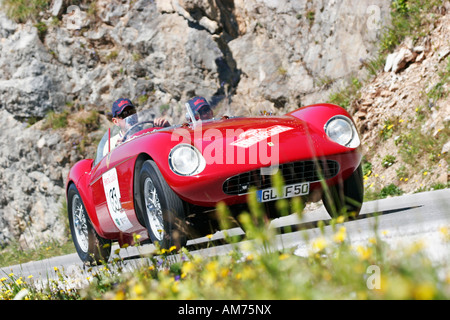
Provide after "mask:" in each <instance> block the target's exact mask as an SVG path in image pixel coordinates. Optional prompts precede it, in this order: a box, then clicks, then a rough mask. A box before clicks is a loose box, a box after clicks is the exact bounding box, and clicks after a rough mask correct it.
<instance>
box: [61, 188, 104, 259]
mask: <svg viewBox="0 0 450 320" xmlns="http://www.w3.org/2000/svg"><path fill="white" fill-rule="evenodd" d="M67 194H68V199H67V200H68V203H67V211H68V215H69V224H70V232H71V233H72V240H73V243H74V245H75V249H76V250H77V253H78V256H79V257H80V259H81V260H82V261H83V262H84V263H85V264H87V265H97V264H101V263H106V262H107V261H108V259H109V256H110V254H111V240H107V239H104V238H102V237H100V236H99V235H98V234H97V232H96V231H95V229H94V228H93V227H92V223H91V220H90V219H89V216H88V214H87V212H86V208H85V207H84V203H83V200H82V199H81V196H80V193H79V192H78V190H77V188H76V187H75V185H74V184H71V185H70V186H69V190H68V193H67Z"/></svg>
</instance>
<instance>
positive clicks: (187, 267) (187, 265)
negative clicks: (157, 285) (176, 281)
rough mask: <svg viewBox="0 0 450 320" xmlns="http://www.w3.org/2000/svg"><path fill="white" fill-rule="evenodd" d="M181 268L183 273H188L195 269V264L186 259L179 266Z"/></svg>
mask: <svg viewBox="0 0 450 320" xmlns="http://www.w3.org/2000/svg"><path fill="white" fill-rule="evenodd" d="M181 270H182V272H183V273H186V274H188V273H190V272H192V271H193V270H195V265H194V264H193V263H192V262H190V261H187V262H185V263H184V264H183V267H182V268H181Z"/></svg>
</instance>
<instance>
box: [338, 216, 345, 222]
mask: <svg viewBox="0 0 450 320" xmlns="http://www.w3.org/2000/svg"><path fill="white" fill-rule="evenodd" d="M344 221H345V217H344V216H339V217H337V219H336V223H343V222H344Z"/></svg>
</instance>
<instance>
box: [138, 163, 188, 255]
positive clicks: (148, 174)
mask: <svg viewBox="0 0 450 320" xmlns="http://www.w3.org/2000/svg"><path fill="white" fill-rule="evenodd" d="M139 198H140V202H141V203H140V206H139V207H140V208H141V211H142V212H141V213H142V214H141V216H142V217H143V219H144V222H145V225H146V227H147V231H148V234H149V236H150V239H151V240H152V241H153V242H158V243H159V245H160V246H161V247H162V248H170V247H172V246H176V247H177V249H179V248H181V247H183V246H185V245H186V242H187V237H186V234H187V231H186V230H187V228H186V222H185V215H184V208H183V202H182V201H181V199H180V198H179V197H178V196H177V195H176V194H175V193H174V192H173V191H172V189H170V187H169V185H168V184H167V182H166V181H165V180H164V177H163V176H162V175H161V172H160V171H159V169H158V167H157V166H156V164H155V162H154V161H151V160H147V161H145V162H144V163H143V165H142V168H141V170H140V172H139Z"/></svg>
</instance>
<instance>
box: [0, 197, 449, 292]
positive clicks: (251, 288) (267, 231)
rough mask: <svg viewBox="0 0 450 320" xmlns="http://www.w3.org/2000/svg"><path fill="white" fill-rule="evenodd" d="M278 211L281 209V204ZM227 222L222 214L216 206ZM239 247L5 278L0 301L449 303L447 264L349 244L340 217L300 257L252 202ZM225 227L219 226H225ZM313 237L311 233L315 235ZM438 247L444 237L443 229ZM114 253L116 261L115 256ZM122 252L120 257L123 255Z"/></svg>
mask: <svg viewBox="0 0 450 320" xmlns="http://www.w3.org/2000/svg"><path fill="white" fill-rule="evenodd" d="M279 208H280V209H281V210H285V209H286V202H285V201H283V200H281V201H280V205H279ZM218 211H219V212H220V213H221V215H222V216H227V212H226V211H227V209H226V207H225V206H222V205H220V206H218ZM238 218H239V220H240V222H241V223H242V225H243V226H244V228H245V229H246V239H245V240H251V241H242V242H239V243H236V241H235V240H234V239H232V238H227V240H228V241H229V242H230V243H231V244H232V246H233V249H232V250H231V251H230V252H229V253H228V254H225V255H222V256H215V257H209V258H205V257H201V256H199V255H197V254H192V253H190V252H189V251H188V250H186V249H185V248H183V249H181V250H180V251H178V252H176V248H175V247H172V248H170V249H169V250H165V249H158V250H157V251H156V252H155V253H154V254H153V255H151V256H149V257H147V258H148V259H147V260H146V262H145V263H143V264H142V265H141V266H140V267H139V268H137V269H136V270H134V271H129V272H125V270H126V266H125V261H124V260H123V259H120V258H115V259H113V262H112V263H110V264H108V265H106V264H105V265H103V266H100V267H96V268H94V269H92V271H91V275H90V276H89V277H88V279H86V280H87V281H86V283H87V285H86V286H83V287H78V288H74V286H71V285H70V281H69V278H68V277H67V276H66V275H65V274H64V271H61V270H58V269H57V268H55V271H56V274H57V277H58V279H55V280H52V279H48V280H47V281H46V282H44V283H38V282H37V281H36V282H35V281H34V280H33V278H28V277H26V276H24V277H17V276H16V275H14V274H7V275H6V274H5V275H4V276H3V277H2V278H0V299H13V298H21V299H44V300H47V299H50V300H61V299H70V300H74V299H75V300H78V299H120V300H122V299H176V300H182V299H196V300H197V299H206V300H212V299H233V300H241V299H273V300H280V299H364V300H365V299H449V298H450V269H449V267H450V266H449V263H448V261H442V262H440V263H436V262H431V261H430V260H429V258H428V256H427V255H426V254H425V252H424V244H423V243H414V244H412V245H411V246H409V247H406V248H402V249H397V250H392V249H391V248H390V247H389V246H388V245H387V243H386V242H385V241H383V237H384V236H385V234H384V233H383V231H379V230H376V229H375V230H374V235H373V237H372V238H370V239H369V240H368V241H367V242H366V243H362V244H358V245H354V244H352V243H351V241H350V239H349V237H348V234H347V230H346V227H345V225H344V222H345V218H344V217H343V216H341V217H338V218H336V219H333V220H332V221H331V224H330V225H329V226H325V225H324V223H319V229H318V230H314V232H316V231H317V232H316V233H315V235H314V238H313V237H311V239H308V235H309V234H310V233H308V232H307V231H306V230H305V231H304V232H303V237H304V240H305V242H304V243H305V246H304V249H300V247H297V249H289V248H287V249H286V248H284V249H277V247H276V244H275V243H276V240H277V234H276V232H275V229H273V228H269V227H268V225H269V220H268V219H267V218H266V217H265V215H264V213H263V211H262V210H261V208H260V207H259V206H258V204H257V203H256V202H255V199H254V200H252V201H251V203H250V212H244V213H242V214H241V215H240V216H239V217H238ZM224 221H225V220H224ZM314 232H313V233H314ZM440 235H441V237H442V241H443V243H444V245H445V246H448V245H449V243H450V229H449V228H448V227H445V226H444V227H442V228H441V229H440ZM120 250H121V249H118V250H117V252H116V254H119V255H120ZM122 250H123V249H122Z"/></svg>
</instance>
